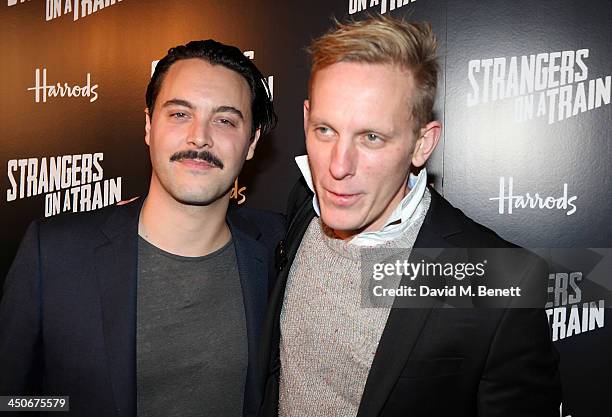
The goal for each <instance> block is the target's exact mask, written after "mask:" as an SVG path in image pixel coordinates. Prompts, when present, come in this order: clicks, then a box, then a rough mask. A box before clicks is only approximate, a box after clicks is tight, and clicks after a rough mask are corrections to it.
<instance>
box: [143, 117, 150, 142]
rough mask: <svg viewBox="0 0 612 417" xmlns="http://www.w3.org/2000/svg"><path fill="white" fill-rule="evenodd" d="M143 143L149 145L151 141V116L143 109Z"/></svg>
mask: <svg viewBox="0 0 612 417" xmlns="http://www.w3.org/2000/svg"><path fill="white" fill-rule="evenodd" d="M144 112H145V143H146V144H147V145H149V144H150V143H149V142H150V141H151V115H150V114H149V109H148V108H146V109H145V111H144Z"/></svg>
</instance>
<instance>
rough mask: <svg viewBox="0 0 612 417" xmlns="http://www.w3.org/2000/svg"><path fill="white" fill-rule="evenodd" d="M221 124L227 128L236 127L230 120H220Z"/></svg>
mask: <svg viewBox="0 0 612 417" xmlns="http://www.w3.org/2000/svg"><path fill="white" fill-rule="evenodd" d="M219 123H221V124H223V125H227V126H235V124H234V122H232V121H231V120H229V119H219Z"/></svg>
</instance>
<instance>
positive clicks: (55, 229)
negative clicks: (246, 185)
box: [0, 199, 284, 417]
mask: <svg viewBox="0 0 612 417" xmlns="http://www.w3.org/2000/svg"><path fill="white" fill-rule="evenodd" d="M142 200H143V199H140V201H136V202H133V203H130V204H127V205H124V206H113V207H108V208H105V209H102V210H99V211H96V212H92V213H83V214H79V215H70V216H59V217H57V218H53V219H49V220H44V221H41V222H38V221H35V222H33V223H32V224H31V225H30V227H29V228H28V230H27V232H26V234H25V237H24V239H23V241H22V243H21V247H20V249H19V251H18V254H17V256H16V258H15V260H14V262H13V265H12V267H11V270H10V271H9V273H8V275H7V279H6V281H5V286H4V296H3V299H2V302H1V303H0V370H1V371H0V395H26V394H29V393H40V394H45V395H68V396H70V413H69V415H73V416H87V417H93V416H104V417H109V416H116V417H131V416H135V415H136V280H137V264H138V259H137V257H138V239H137V237H138V217H139V213H140V208H141V206H142ZM227 223H228V225H229V227H230V230H231V233H232V238H233V241H234V245H235V249H236V257H237V261H238V271H239V274H240V282H241V285H242V293H243V297H244V308H245V313H246V328H247V337H248V369H247V376H246V385H245V394H244V415H245V416H253V415H254V414H255V413H256V411H257V406H258V405H259V403H260V400H261V395H262V383H263V374H262V372H261V371H260V369H259V367H258V366H256V365H257V360H256V358H257V356H258V344H259V338H260V330H261V326H262V321H263V317H264V313H265V308H266V303H267V298H268V288H269V287H270V286H271V280H272V279H273V277H274V276H275V272H274V266H273V262H274V260H273V253H274V249H275V247H276V244H277V241H278V239H280V237H281V236H282V233H283V228H284V225H283V223H284V221H283V219H282V217H281V216H280V215H276V214H272V213H266V212H262V211H257V210H253V209H248V208H238V209H234V210H230V211H229V212H228V215H227ZM202 414H203V415H205V414H206V410H202ZM17 415H20V416H23V415H24V414H23V413H18V414H17Z"/></svg>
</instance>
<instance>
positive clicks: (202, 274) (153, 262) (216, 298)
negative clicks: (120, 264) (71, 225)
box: [136, 237, 248, 417]
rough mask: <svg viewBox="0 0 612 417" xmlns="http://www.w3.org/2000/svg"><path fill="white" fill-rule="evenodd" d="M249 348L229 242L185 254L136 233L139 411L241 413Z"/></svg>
mask: <svg viewBox="0 0 612 417" xmlns="http://www.w3.org/2000/svg"><path fill="white" fill-rule="evenodd" d="M247 349H248V347H247V334H246V319H245V312H244V302H243V298H242V288H241V285H240V278H239V275H238V266H237V263H236V252H235V249H234V245H233V242H231V241H230V242H229V243H228V244H227V245H225V246H224V247H222V248H221V249H219V250H217V251H215V252H213V253H211V254H209V255H206V256H202V257H183V256H177V255H173V254H171V253H168V252H165V251H163V250H161V249H159V248H157V247H155V246H153V245H152V244H150V243H149V242H147V241H146V240H144V239H143V238H141V237H139V239H138V290H137V318H136V381H137V382H136V384H137V406H138V416H139V417H145V416H146V417H152V416H160V417H168V416H182V417H188V416H219V417H224V416H227V417H237V416H240V415H242V404H243V399H244V384H245V380H246V369H247V363H248V350H247Z"/></svg>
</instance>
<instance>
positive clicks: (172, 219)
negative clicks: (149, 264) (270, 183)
mask: <svg viewBox="0 0 612 417" xmlns="http://www.w3.org/2000/svg"><path fill="white" fill-rule="evenodd" d="M228 204H229V196H224V197H222V198H220V199H219V200H217V201H215V202H213V203H211V204H209V205H206V206H195V205H188V204H184V203H181V202H179V201H176V200H175V199H174V198H173V197H172V196H170V195H169V194H167V193H166V192H160V191H159V190H157V189H156V188H155V187H151V188H150V189H149V195H148V196H147V198H146V200H145V202H144V204H143V206H142V210H141V212H140V219H139V223H138V234H139V235H140V236H141V237H142V238H143V239H145V240H146V241H148V242H149V243H151V244H152V245H154V246H156V247H158V248H160V249H162V250H164V251H166V252H170V253H173V254H175V255H180V256H192V257H194V256H204V255H208V254H209V253H211V252H214V251H215V250H218V249H220V248H222V247H223V246H224V245H225V244H227V242H229V240H230V238H231V233H230V230H229V227H228V226H227V224H226V222H225V215H226V214H227V207H228Z"/></svg>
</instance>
